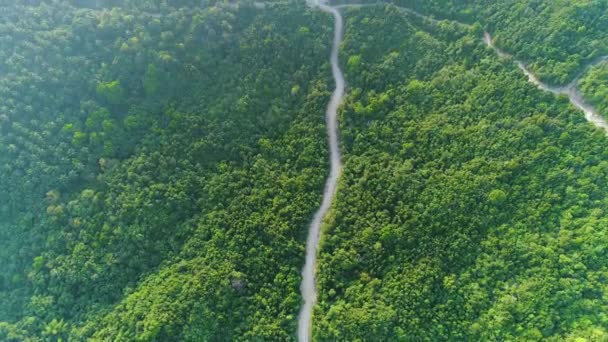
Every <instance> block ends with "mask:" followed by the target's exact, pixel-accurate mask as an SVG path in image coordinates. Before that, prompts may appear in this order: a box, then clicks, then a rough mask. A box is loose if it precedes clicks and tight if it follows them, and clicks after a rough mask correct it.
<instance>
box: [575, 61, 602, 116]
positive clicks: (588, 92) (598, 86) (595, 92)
mask: <svg viewBox="0 0 608 342" xmlns="http://www.w3.org/2000/svg"><path fill="white" fill-rule="evenodd" d="M578 87H579V89H580V91H581V92H582V94H583V96H584V97H585V99H586V100H587V101H589V103H591V104H593V106H595V109H596V110H597V112H598V113H600V114H601V115H603V116H605V117H608V64H607V63H601V64H598V65H596V66H594V67H592V68H590V69H589V70H588V71H587V72H585V75H584V76H583V77H582V78H581V79H580V80H579V81H578Z"/></svg>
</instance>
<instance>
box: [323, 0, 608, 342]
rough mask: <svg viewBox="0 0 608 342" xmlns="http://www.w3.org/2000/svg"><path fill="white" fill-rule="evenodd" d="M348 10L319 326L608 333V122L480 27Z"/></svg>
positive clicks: (398, 333) (421, 335)
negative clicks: (336, 180) (499, 53)
mask: <svg viewBox="0 0 608 342" xmlns="http://www.w3.org/2000/svg"><path fill="white" fill-rule="evenodd" d="M346 17H347V18H348V19H347V24H346V27H347V32H346V36H345V42H344V59H345V60H346V61H347V67H346V70H347V75H346V78H347V79H348V80H350V90H349V96H348V99H347V101H346V103H345V106H344V111H343V113H342V118H341V119H342V122H343V124H342V128H341V132H342V135H343V143H344V150H345V151H344V154H345V166H344V168H345V171H344V176H343V180H342V187H341V189H340V190H339V193H338V197H337V200H336V205H335V208H334V211H333V213H332V215H331V218H330V219H328V222H327V226H326V231H325V232H324V242H323V245H322V252H321V256H320V258H321V260H320V270H319V273H320V275H319V284H320V285H319V286H320V294H321V299H320V305H319V306H318V308H317V312H316V315H317V319H316V320H315V324H316V326H315V328H314V329H313V331H314V332H315V335H316V337H317V338H318V339H319V340H348V341H350V340H356V339H361V340H374V339H376V338H379V339H380V340H390V339H400V340H415V341H427V340H428V341H438V340H463V341H502V340H554V341H561V340H568V339H572V340H574V339H576V338H588V340H589V341H599V340H602V339H605V338H608V334H606V328H607V323H608V322H606V319H605V317H604V315H603V314H602V313H603V312H606V310H607V309H608V302H607V301H606V299H605V298H606V295H605V294H606V292H605V286H604V284H603V282H604V280H603V279H604V277H605V276H606V275H607V274H608V273H607V272H608V267H607V266H608V265H607V264H606V263H605V262H604V259H605V256H606V249H605V246H606V243H607V240H606V238H607V235H606V228H607V227H608V219H607V218H606V216H605V212H606V210H607V209H608V208H607V207H606V205H607V204H608V196H607V195H608V188H607V187H606V182H605V179H606V176H607V175H608V174H607V172H608V154H607V153H606V150H607V148H608V141H607V140H606V138H605V137H604V132H603V131H600V130H599V129H596V128H594V127H593V126H592V125H590V124H589V123H587V122H586V121H585V120H584V118H583V115H582V113H580V112H578V111H576V110H574V109H573V108H572V107H570V105H569V103H568V101H567V100H565V99H558V98H555V97H554V96H553V95H552V94H548V93H544V92H542V91H541V90H538V89H536V87H535V86H534V85H532V84H529V83H528V82H527V79H526V78H525V77H524V75H523V74H522V73H521V71H520V70H519V69H518V68H517V67H516V66H515V64H513V63H511V62H510V61H509V60H502V61H501V60H499V59H498V58H497V57H496V56H495V54H494V52H493V51H491V50H488V49H487V48H486V47H485V46H484V45H483V43H482V42H481V41H480V39H479V37H480V32H479V31H478V30H477V29H476V28H475V27H474V28H472V29H470V30H465V29H463V28H462V26H460V25H455V24H452V23H450V22H443V23H441V24H432V23H429V22H428V21H424V20H420V19H418V18H417V17H414V16H411V15H408V14H404V13H402V12H400V11H399V9H397V8H394V7H386V8H382V7H365V8H361V9H358V10H355V9H353V10H350V11H348V12H346ZM379 18H382V19H379Z"/></svg>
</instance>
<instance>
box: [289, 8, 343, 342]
mask: <svg viewBox="0 0 608 342" xmlns="http://www.w3.org/2000/svg"><path fill="white" fill-rule="evenodd" d="M321 1H322V0H316V1H315V2H314V3H313V4H312V5H313V6H315V7H318V8H319V9H321V10H323V11H325V12H328V13H330V14H332V15H333V17H334V41H333V45H332V48H331V56H330V59H329V61H330V63H331V71H332V74H333V78H334V81H335V83H336V86H335V89H334V92H333V93H332V95H331V100H330V101H329V105H328V106H327V110H326V112H325V120H326V122H327V135H328V142H329V162H330V171H329V177H328V178H327V181H326V182H325V190H324V192H323V202H322V203H321V206H320V207H319V209H317V212H316V213H315V216H314V218H313V220H312V222H311V223H310V227H309V228H308V239H307V241H306V261H305V263H304V268H303V269H302V284H301V285H300V291H301V293H302V298H303V299H304V305H303V306H302V309H301V310H300V316H299V317H298V340H299V341H300V342H308V341H309V340H310V333H311V321H312V309H313V307H314V305H315V302H316V299H317V289H316V280H315V266H316V262H317V249H318V246H319V240H320V238H321V224H322V222H323V218H324V217H325V214H327V212H328V211H329V208H330V207H331V204H332V202H333V199H334V197H335V195H336V190H337V187H338V180H339V179H340V174H341V172H342V161H341V158H340V146H339V142H338V106H340V103H342V99H343V98H344V86H345V84H344V75H343V74H342V70H340V65H339V60H338V55H339V49H340V43H342V36H343V31H344V24H343V20H342V15H341V14H340V11H339V10H338V9H337V8H334V7H331V6H329V5H327V4H326V3H325V2H321Z"/></svg>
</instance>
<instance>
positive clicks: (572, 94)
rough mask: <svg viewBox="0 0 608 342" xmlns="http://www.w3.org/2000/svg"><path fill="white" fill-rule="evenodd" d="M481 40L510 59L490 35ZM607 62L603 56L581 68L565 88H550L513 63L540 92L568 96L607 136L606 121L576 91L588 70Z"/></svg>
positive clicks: (520, 65)
mask: <svg viewBox="0 0 608 342" xmlns="http://www.w3.org/2000/svg"><path fill="white" fill-rule="evenodd" d="M483 40H484V42H485V43H486V45H488V46H489V47H490V48H492V49H493V50H494V51H495V52H496V54H497V55H498V56H499V57H501V58H512V56H511V55H509V54H508V53H506V52H504V51H502V50H500V49H499V48H497V47H496V46H495V45H494V39H493V38H492V36H491V35H490V33H488V32H485V33H484V37H483ZM607 60H608V56H603V57H600V58H598V59H596V60H594V61H592V62H590V63H589V64H587V65H585V67H584V68H583V71H582V72H581V73H580V74H579V75H577V76H576V77H575V78H574V80H572V82H570V83H569V84H567V85H565V86H552V85H549V84H546V83H543V82H541V81H540V80H539V79H538V77H536V75H534V73H532V71H531V70H530V69H529V68H528V66H527V65H526V64H525V63H523V62H521V61H518V60H515V63H516V64H517V66H518V67H519V68H520V69H521V70H522V71H523V73H524V74H525V75H526V76H527V77H528V80H529V81H530V83H532V84H534V85H536V86H537V87H538V88H539V89H541V90H544V91H548V92H550V93H553V94H556V95H566V96H568V99H570V103H572V105H574V106H575V107H576V108H578V109H580V110H582V111H583V113H585V119H587V121H589V122H591V123H592V124H594V125H595V126H596V127H599V128H601V129H603V130H604V131H605V132H606V134H607V135H608V121H606V119H604V117H602V116H601V115H600V114H599V113H598V112H597V110H596V109H595V108H594V107H593V106H592V105H590V104H589V103H587V102H586V101H585V100H584V99H583V95H582V94H581V92H580V91H579V90H578V87H577V85H578V82H579V80H580V79H581V77H583V76H584V75H585V73H586V72H587V71H588V70H589V69H590V68H592V67H593V66H595V65H598V64H601V63H605V62H606V61H607Z"/></svg>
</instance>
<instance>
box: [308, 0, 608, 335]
mask: <svg viewBox="0 0 608 342" xmlns="http://www.w3.org/2000/svg"><path fill="white" fill-rule="evenodd" d="M312 1H313V2H312V3H311V5H312V6H313V7H317V8H319V9H321V10H323V11H325V12H327V13H330V14H331V15H332V16H333V17H334V39H333V45H332V48H331V55H330V63H331V69H332V74H333V78H334V81H335V89H334V91H333V93H332V95H331V100H330V102H329V104H328V106H327V110H326V112H325V120H326V123H327V135H328V142H329V159H330V160H329V161H330V173H329V177H328V178H327V180H326V183H325V190H324V192H323V201H322V203H321V206H320V207H319V208H318V209H317V212H316V213H315V215H314V217H313V220H312V222H311V223H310V226H309V229H308V239H307V241H306V259H305V263H304V267H303V269H302V283H301V285H300V291H301V294H302V298H303V300H304V305H303V306H302V308H301V310H300V314H299V317H298V340H299V341H300V342H308V341H310V338H311V337H310V336H311V328H312V325H311V322H312V311H313V308H314V305H315V303H316V299H317V291H316V278H315V268H316V261H317V250H318V247H319V241H320V238H321V225H322V223H323V218H324V217H325V215H326V214H327V212H328V211H329V209H330V208H331V205H332V202H333V199H334V197H335V196H336V192H337V187H338V181H339V179H340V174H341V172H342V161H341V155H340V146H339V138H338V107H339V106H340V104H341V103H342V100H343V98H344V92H345V91H344V90H345V81H344V75H343V73H342V70H340V65H339V58H338V57H339V49H340V44H341V43H342V38H343V33H344V23H343V19H342V15H341V14H340V9H342V8H347V7H367V6H377V5H383V4H382V3H373V4H345V5H338V6H330V5H328V4H327V2H326V0H312ZM395 7H397V8H399V9H400V10H402V11H403V12H405V13H408V14H411V15H414V16H417V17H421V18H424V19H427V20H429V21H430V22H432V23H435V24H436V23H440V22H441V20H437V19H434V18H430V17H427V16H425V15H422V14H420V13H418V12H415V11H413V10H411V9H408V8H405V7H400V6H395ZM456 23H458V24H460V25H463V26H467V27H469V25H467V24H465V23H460V22H456ZM484 42H485V43H486V45H487V46H488V47H490V48H492V49H493V50H494V51H495V52H496V54H497V55H498V56H499V57H501V58H512V56H511V55H509V54H507V53H505V52H504V51H502V50H500V49H499V48H498V47H496V46H495V45H494V40H493V38H492V36H491V35H490V34H489V33H488V32H485V34H484ZM514 61H515V62H516V64H517V66H518V67H519V68H520V69H521V70H522V71H523V73H524V74H525V75H526V76H527V77H528V80H529V81H530V82H531V83H533V84H535V85H536V86H537V87H538V88H540V89H541V90H544V91H548V92H551V93H553V94H556V95H566V96H568V98H569V99H570V102H571V103H572V104H573V105H574V106H575V107H576V108H578V109H580V110H582V111H583V112H584V113H585V118H586V119H587V120H588V121H589V122H591V123H592V124H594V125H595V126H597V127H599V128H602V129H603V130H604V131H605V132H606V134H607V135H608V121H606V119H604V118H603V117H602V116H601V115H599V113H598V112H597V110H596V109H595V108H594V107H593V106H592V105H590V104H588V103H587V102H585V100H584V99H583V96H582V94H581V93H580V91H579V90H578V88H577V84H578V81H579V80H580V78H581V77H583V75H584V74H585V72H586V71H587V70H588V69H589V68H591V67H593V66H595V65H597V64H600V63H604V62H606V61H608V56H604V57H601V58H598V59H597V60H595V61H593V62H591V63H589V64H588V65H586V66H585V68H584V70H583V71H582V72H581V73H580V74H579V75H577V77H576V78H575V79H574V80H573V81H572V82H570V83H569V84H568V85H566V86H562V87H559V86H551V85H548V84H545V83H543V82H541V81H540V80H539V79H538V77H536V76H535V75H534V73H532V71H531V70H530V69H529V68H528V67H527V65H526V64H525V63H523V62H521V61H518V60H515V59H514Z"/></svg>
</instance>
